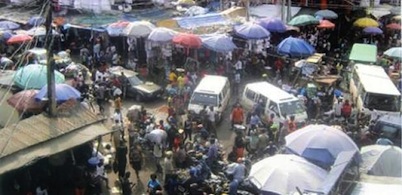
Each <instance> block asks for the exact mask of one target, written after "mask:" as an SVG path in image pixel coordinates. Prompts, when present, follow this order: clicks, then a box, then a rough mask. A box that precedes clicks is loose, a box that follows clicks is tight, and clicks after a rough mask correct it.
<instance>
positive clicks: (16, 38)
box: [7, 34, 32, 44]
mask: <svg viewBox="0 0 402 195" xmlns="http://www.w3.org/2000/svg"><path fill="white" fill-rule="evenodd" d="M31 40H32V37H31V36H29V35H26V34H19V35H14V36H12V37H10V38H9V39H8V40H7V44H15V43H25V42H27V41H31Z"/></svg>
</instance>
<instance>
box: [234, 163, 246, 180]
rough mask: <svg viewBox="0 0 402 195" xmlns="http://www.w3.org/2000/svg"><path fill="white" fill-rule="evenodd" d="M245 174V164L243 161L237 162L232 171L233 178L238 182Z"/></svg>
mask: <svg viewBox="0 0 402 195" xmlns="http://www.w3.org/2000/svg"><path fill="white" fill-rule="evenodd" d="M245 174H246V166H245V165H244V164H243V163H237V165H236V167H235V168H234V172H233V179H234V180H237V181H239V182H242V181H243V180H244V177H245Z"/></svg>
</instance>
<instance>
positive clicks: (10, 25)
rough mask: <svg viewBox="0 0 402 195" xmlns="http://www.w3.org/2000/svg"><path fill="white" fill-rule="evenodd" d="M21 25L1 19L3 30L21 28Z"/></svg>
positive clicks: (0, 26) (0, 25) (0, 27)
mask: <svg viewBox="0 0 402 195" xmlns="http://www.w3.org/2000/svg"><path fill="white" fill-rule="evenodd" d="M19 28H20V25H19V24H17V23H15V22H11V21H0V29H3V30H15V29H19Z"/></svg>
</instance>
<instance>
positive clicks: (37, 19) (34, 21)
mask: <svg viewBox="0 0 402 195" xmlns="http://www.w3.org/2000/svg"><path fill="white" fill-rule="evenodd" d="M45 21H46V20H45V18H43V17H41V16H33V17H31V18H30V19H29V20H28V24H29V25H31V26H40V25H42V24H44V23H45Z"/></svg>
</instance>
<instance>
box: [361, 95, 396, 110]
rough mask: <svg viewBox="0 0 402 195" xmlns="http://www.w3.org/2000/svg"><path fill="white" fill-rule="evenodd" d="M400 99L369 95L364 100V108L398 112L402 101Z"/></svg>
mask: <svg viewBox="0 0 402 195" xmlns="http://www.w3.org/2000/svg"><path fill="white" fill-rule="evenodd" d="M398 98H399V97H397V96H390V95H383V94H375V93H367V94H366V96H365V99H364V107H367V108H372V109H375V110H384V111H390V112H397V111H399V108H400V100H399V99H398Z"/></svg>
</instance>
